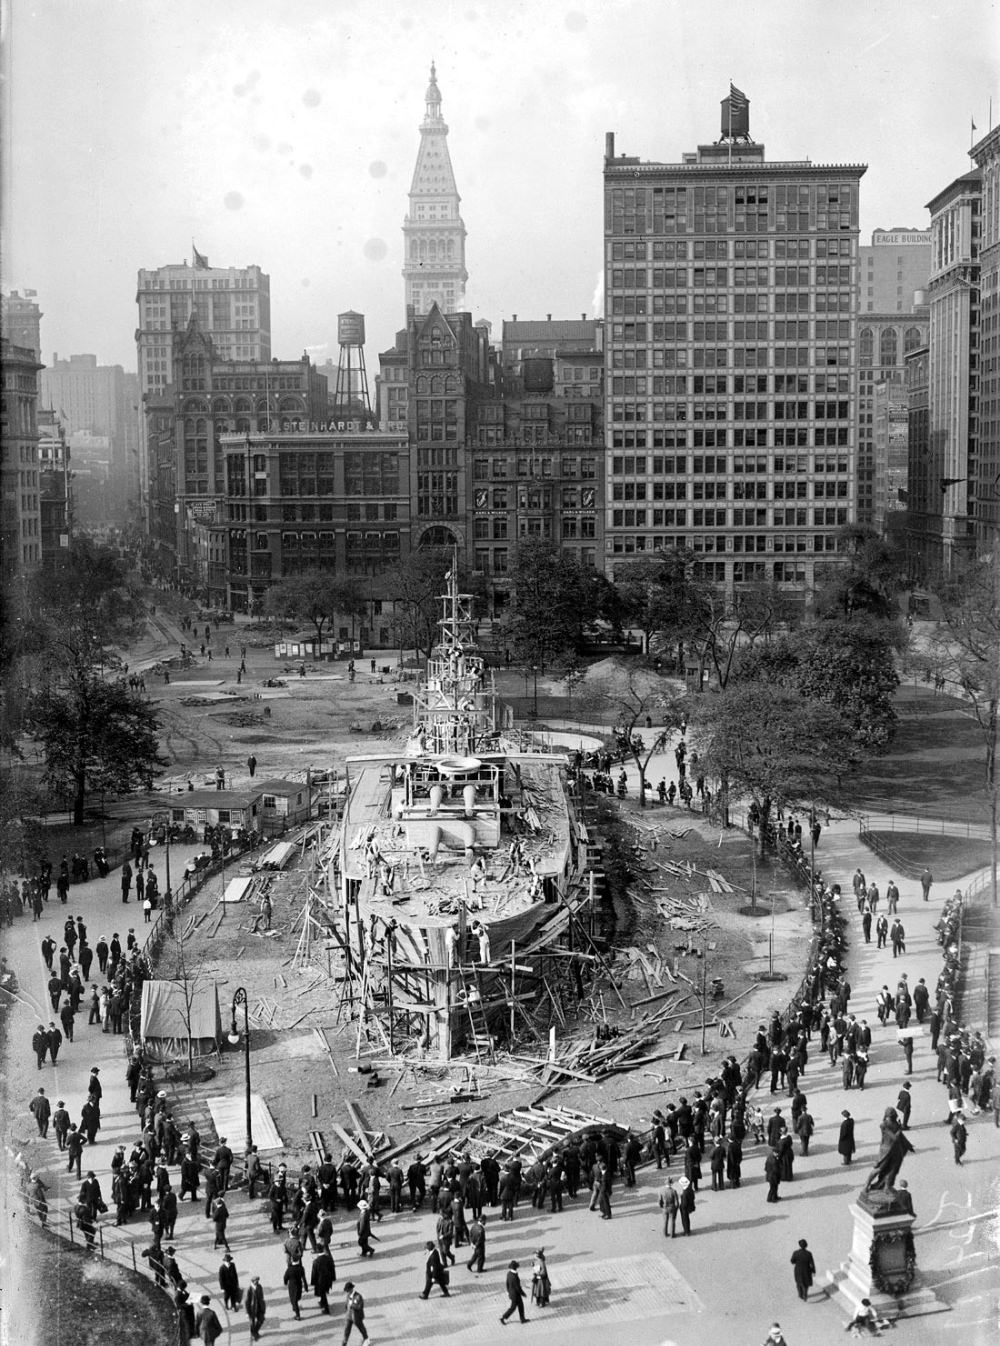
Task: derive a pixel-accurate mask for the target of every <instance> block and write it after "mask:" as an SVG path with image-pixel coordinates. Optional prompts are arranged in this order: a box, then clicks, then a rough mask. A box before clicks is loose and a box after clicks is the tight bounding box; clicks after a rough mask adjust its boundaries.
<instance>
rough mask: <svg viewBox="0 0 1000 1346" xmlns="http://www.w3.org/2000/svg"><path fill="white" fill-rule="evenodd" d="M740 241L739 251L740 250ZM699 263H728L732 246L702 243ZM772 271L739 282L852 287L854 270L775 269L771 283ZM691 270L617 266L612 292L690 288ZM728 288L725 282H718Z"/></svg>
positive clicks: (841, 265) (755, 250)
mask: <svg viewBox="0 0 1000 1346" xmlns="http://www.w3.org/2000/svg"><path fill="white" fill-rule="evenodd" d="M740 242H742V240H740V241H739V242H737V244H736V247H737V248H739V247H740ZM767 248H768V244H767V241H766V240H763V239H762V240H761V241H760V243H759V244H757V243H756V242H754V243H745V244H743V247H742V249H741V250H739V251H736V252H734V253H733V256H734V257H735V258H742V257H746V258H766V257H767V256H768V252H767ZM691 255H692V257H693V258H694V259H695V260H696V261H697V260H700V259H702V258H704V259H706V260H711V261H715V260H721V261H725V260H726V258H727V256H728V244H727V243H726V241H725V240H724V239H720V240H718V241H715V240H709V241H708V242H704V241H699V242H697V243H695V244H694V246H693V250H692V253H691ZM678 259H679V260H682V261H683V260H684V254H683V253H678ZM769 270H770V268H768V267H766V266H765V267H756V268H750V269H749V271H745V272H743V275H744V280H742V281H737V282H736V283H737V284H744V283H746V279H745V278H746V276H748V275H750V274H756V275H757V276H761V277H763V283H764V284H765V285H770V286H773V287H779V288H780V287H782V286H786V285H792V286H796V285H812V284H815V285H850V283H851V280H852V272H853V267H852V265H851V263H850V262H832V263H828V262H826V261H823V262H817V263H816V264H815V265H814V266H809V265H795V266H785V265H781V266H775V267H774V268H773V271H771V272H770V274H771V279H770V281H769V280H768V273H769ZM694 274H695V275H698V274H700V275H701V277H702V279H701V281H700V282H697V281H696V282H695V283H696V284H698V283H700V284H710V283H712V282H709V281H707V280H706V273H705V272H704V270H703V269H702V268H697V267H696V268H695V270H694ZM715 274H716V275H717V276H718V275H722V276H725V274H726V268H724V267H723V268H720V269H716V271H715ZM687 275H688V268H687V267H679V268H674V269H671V268H664V267H645V266H628V267H620V266H615V267H612V268H611V275H610V288H611V289H612V290H623V289H624V290H645V289H648V288H650V287H652V288H653V289H654V290H662V289H663V288H664V287H666V286H680V287H682V288H685V287H686V285H687V281H686V279H685V278H686V276H687ZM718 283H720V284H725V280H722V281H720V282H718Z"/></svg>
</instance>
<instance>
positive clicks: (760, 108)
mask: <svg viewBox="0 0 1000 1346" xmlns="http://www.w3.org/2000/svg"><path fill="white" fill-rule="evenodd" d="M5 8H6V11H7V12H6V15H5V32H4V39H5V41H4V61H5V77H6V78H5V84H4V100H5V104H6V106H5V108H4V113H5V115H4V135H5V143H4V145H3V168H4V182H3V188H4V190H3V221H2V222H3V253H2V280H3V286H4V288H5V289H11V288H15V289H23V288H24V287H28V288H31V289H35V290H37V291H38V297H39V302H40V304H41V306H42V310H43V313H44V315H45V316H44V318H43V321H42V354H43V358H44V359H46V360H50V359H51V357H52V353H53V352H54V351H58V352H59V354H60V356H63V357H65V356H68V355H69V354H71V353H73V352H84V351H88V352H93V353H95V354H97V356H98V357H99V359H100V360H101V361H102V362H110V363H120V364H122V365H124V366H125V367H126V368H133V369H134V368H135V344H134V330H135V324H136V307H135V280H136V272H137V271H138V269H139V268H140V267H156V266H161V265H165V264H167V263H170V262H181V261H182V260H184V259H185V258H188V259H190V255H191V240H192V238H193V239H194V241H195V242H196V244H197V246H198V249H199V250H200V251H201V252H202V253H205V254H206V255H207V256H208V257H209V259H210V261H211V262H212V263H213V264H215V265H237V266H244V265H248V264H250V263H254V262H256V263H258V264H259V265H260V266H261V267H262V268H263V269H264V270H265V271H267V272H269V273H270V276H271V308H272V353H273V354H275V355H277V356H280V357H281V358H295V357H297V356H298V355H299V354H301V352H302V350H303V348H308V349H309V350H310V351H311V352H312V354H313V355H314V358H316V359H317V360H318V361H319V362H322V361H323V360H324V359H325V358H326V357H327V355H328V354H329V355H332V356H333V357H334V358H336V345H335V341H336V314H337V313H338V312H339V311H341V310H344V309H348V308H355V309H359V310H361V311H362V312H364V313H365V314H366V315H367V320H368V348H367V362H368V367H369V374H370V376H372V375H374V373H375V372H376V371H377V367H378V361H377V352H378V351H379V350H380V349H384V348H385V347H387V346H389V345H391V343H392V340H393V337H394V333H395V331H396V329H397V328H398V327H400V326H402V325H403V321H404V311H403V281H402V278H401V275H400V270H401V267H402V234H401V232H400V230H401V226H402V222H403V216H404V214H405V212H406V208H407V195H406V194H407V190H408V188H409V185H410V177H411V174H412V171H413V165H414V159H415V155H416V151H417V145H418V141H419V132H418V127H419V124H420V121H421V118H422V116H423V110H424V109H423V99H424V91H425V89H426V86H427V78H428V69H429V66H430V62H431V59H432V58H433V59H434V60H435V61H436V62H437V68H438V82H439V85H440V89H441V94H442V99H443V113H444V116H445V119H446V121H447V123H448V125H449V127H450V133H449V137H448V142H449V147H450V151H451V157H452V163H453V165H454V168H455V176H456V180H457V183H458V189H459V191H460V193H461V195H462V215H463V218H464V220H465V224H466V227H467V229H468V240H467V265H468V270H469V285H468V292H467V307H469V308H471V310H472V311H473V313H474V315H475V316H476V317H485V318H488V319H490V320H491V321H492V322H493V323H494V324H495V328H494V334H495V336H496V337H497V338H499V328H498V326H496V325H498V324H499V322H500V321H501V320H502V319H503V318H505V317H508V318H509V317H510V316H511V315H512V314H514V313H517V314H518V315H519V316H520V317H522V318H525V317H544V316H545V314H546V313H552V314H553V316H554V317H566V318H571V317H576V316H578V315H579V314H580V313H582V312H584V311H587V312H588V313H589V312H590V311H591V309H592V304H593V298H594V291H595V281H596V278H597V275H598V272H599V269H600V265H601V234H602V203H601V191H602V183H601V170H602V160H603V154H604V135H605V132H606V131H614V132H615V134H616V149H617V151H618V153H625V154H634V155H638V156H639V157H640V158H642V159H651V160H667V161H674V160H678V159H679V158H680V156H681V154H682V153H683V152H684V151H685V150H691V149H694V148H695V146H696V145H697V144H698V143H699V142H701V143H705V142H709V141H712V140H714V139H716V138H717V137H718V133H719V132H718V128H719V101H720V99H722V98H723V97H724V96H725V94H726V93H727V92H728V86H729V81H730V80H733V82H734V83H736V84H737V85H738V86H739V87H740V88H741V89H743V90H744V91H745V92H746V93H747V94H748V96H749V97H750V100H751V108H750V115H751V122H750V129H751V133H752V135H753V137H754V139H755V140H757V141H763V142H764V143H765V145H766V147H767V157H768V158H769V159H804V158H811V159H812V160H813V162H814V163H858V162H861V163H867V164H868V165H869V169H868V173H867V175H866V176H865V177H864V179H863V180H862V184H861V230H862V240H863V241H867V238H866V236H867V235H870V233H871V231H872V229H873V228H876V227H881V226H885V227H890V226H910V227H921V228H923V227H926V225H927V222H928V221H927V212H926V210H925V209H924V206H925V203H926V202H927V201H928V200H929V199H930V198H931V197H932V196H933V195H934V194H935V193H936V192H937V191H939V190H940V189H941V188H942V187H944V186H946V185H947V184H948V183H949V182H950V181H951V180H952V179H953V178H955V177H957V176H958V175H959V174H961V173H963V172H965V171H967V169H968V168H969V159H968V157H967V152H968V149H969V145H970V123H971V121H972V120H973V119H974V120H975V122H976V125H977V127H978V133H977V134H978V135H979V136H981V135H984V134H985V133H986V130H987V129H988V125H989V99H990V97H991V95H992V97H993V99H994V103H995V104H996V108H995V110H994V115H995V116H998V117H1000V88H998V87H997V85H996V82H995V80H996V56H997V38H998V28H997V17H998V16H997V5H996V3H992V2H991V0H961V3H960V4H959V5H957V6H956V5H955V4H954V3H944V0H942V3H940V4H938V3H930V2H929V0H754V3H748V2H746V0H744V3H740V4H736V3H728V0H568V2H567V3H560V0H531V2H530V3H528V2H526V0H501V3H491V4H484V3H479V0H464V3H463V2H459V0H456V2H454V3H452V0H387V3H383V4H372V3H371V0H367V2H366V0H313V3H312V4H308V5H302V4H297V5H288V6H280V5H278V4H276V3H275V0H35V2H34V3H32V0H7V3H6V6H5ZM991 81H992V82H991Z"/></svg>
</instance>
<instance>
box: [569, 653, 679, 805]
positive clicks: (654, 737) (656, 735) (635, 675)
mask: <svg viewBox="0 0 1000 1346" xmlns="http://www.w3.org/2000/svg"><path fill="white" fill-rule="evenodd" d="M587 705H589V706H591V707H594V708H595V709H596V708H598V707H599V708H600V709H601V711H602V712H606V710H607V708H608V707H609V706H610V707H611V708H612V709H613V710H614V712H615V740H616V742H617V744H618V747H619V749H620V751H621V752H623V753H626V754H627V755H628V756H629V757H631V758H632V760H633V761H634V762H635V765H636V769H637V770H638V772H639V807H640V808H645V807H646V790H647V788H648V786H647V783H646V769H647V767H648V766H649V763H650V761H651V760H652V758H653V755H654V754H655V753H658V752H663V750H664V748H666V746H667V744H668V743H669V741H670V735H671V734H672V733H673V731H674V730H675V729H679V728H680V726H681V725H682V724H683V723H684V722H685V719H686V710H687V706H686V700H685V698H684V697H683V696H682V695H678V693H677V691H676V688H675V686H674V684H672V683H671V682H669V681H668V680H667V679H666V678H663V677H661V676H660V675H659V674H658V673H654V672H651V671H650V670H648V669H645V668H638V667H636V666H635V665H634V664H628V665H626V664H618V665H617V666H616V667H615V669H614V670H613V672H612V673H611V675H610V676H609V677H607V678H605V679H602V681H601V682H600V683H592V684H590V686H589V687H588V689H587V693H586V695H585V698H584V706H585V707H586V706H587ZM654 719H655V720H656V721H657V722H658V724H659V725H660V726H661V727H660V728H658V729H657V730H655V731H652V729H651V726H650V725H648V724H647V720H648V721H652V720H654ZM642 730H646V733H645V734H644V733H643V732H642Z"/></svg>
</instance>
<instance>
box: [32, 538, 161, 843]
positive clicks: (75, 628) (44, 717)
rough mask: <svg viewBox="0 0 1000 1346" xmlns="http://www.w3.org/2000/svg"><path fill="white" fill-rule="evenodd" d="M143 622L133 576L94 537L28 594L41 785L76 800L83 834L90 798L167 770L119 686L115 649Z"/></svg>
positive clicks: (139, 704)
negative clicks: (97, 792) (41, 759)
mask: <svg viewBox="0 0 1000 1346" xmlns="http://www.w3.org/2000/svg"><path fill="white" fill-rule="evenodd" d="M143 614H144V605H143V603H142V599H141V596H140V594H139V592H138V589H137V586H136V583H135V580H134V576H132V575H131V574H130V573H129V572H128V570H127V569H126V567H125V565H124V563H123V562H122V561H121V559H120V558H119V557H118V555H117V554H116V553H115V552H113V551H111V550H110V548H107V547H102V546H100V545H99V544H97V543H94V542H93V541H91V540H90V539H88V538H82V539H79V540H77V541H76V542H75V543H74V545H73V546H72V547H71V548H70V549H69V551H68V553H67V555H66V556H65V557H64V558H63V559H62V560H61V561H59V562H57V563H56V565H55V566H54V567H53V568H52V569H51V570H47V571H43V572H41V573H40V574H39V575H37V576H35V577H33V579H32V581H31V584H30V586H29V604H28V608H27V613H26V622H27V624H28V627H29V628H30V629H29V630H28V631H27V632H26V634H25V638H24V639H25V646H26V648H30V650H31V655H30V660H27V662H30V663H31V664H33V665H34V676H33V680H32V688H31V691H30V693H29V696H28V702H27V707H26V711H25V728H26V730H27V732H28V733H29V734H30V735H31V736H32V737H33V738H34V739H35V740H37V742H38V743H39V744H40V746H41V748H42V753H43V757H44V760H45V769H44V773H43V777H42V780H43V784H45V785H46V786H47V787H48V788H49V789H51V790H54V791H56V792H58V793H62V794H66V795H69V797H70V798H71V799H72V804H73V821H74V823H75V824H77V825H78V826H79V825H80V824H81V823H82V822H83V811H84V805H85V802H86V796H87V793H88V791H91V790H94V789H102V790H108V791H113V792H117V791H122V790H130V789H134V788H135V787H136V786H138V785H143V786H146V787H147V788H150V787H151V785H152V778H153V777H154V776H155V775H157V774H159V771H160V770H161V769H162V768H163V767H165V766H166V765H167V763H166V761H165V760H164V759H163V758H161V757H160V756H159V753H158V729H159V724H158V720H157V717H156V715H155V713H154V711H153V710H152V708H151V707H150V706H149V704H148V703H147V702H145V701H143V700H140V699H139V698H138V697H136V696H135V695H133V694H132V693H130V692H129V691H128V689H127V688H126V686H125V684H124V682H123V681H122V680H120V679H119V680H113V678H114V674H115V673H116V671H117V670H118V669H120V668H121V666H122V659H121V657H120V655H119V654H118V653H117V650H116V648H115V647H116V646H120V645H123V644H125V643H126V642H127V641H129V640H130V639H131V638H132V637H133V636H134V635H135V634H136V632H137V631H138V630H140V629H141V624H142V620H143Z"/></svg>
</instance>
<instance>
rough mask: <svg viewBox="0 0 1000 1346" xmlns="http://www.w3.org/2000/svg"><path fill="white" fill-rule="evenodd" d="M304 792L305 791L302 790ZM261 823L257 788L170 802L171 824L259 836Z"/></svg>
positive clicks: (205, 793)
mask: <svg viewBox="0 0 1000 1346" xmlns="http://www.w3.org/2000/svg"><path fill="white" fill-rule="evenodd" d="M301 788H304V787H301ZM262 819H263V802H262V799H261V791H260V787H259V786H257V787H254V788H251V789H248V790H189V791H188V793H187V794H186V795H180V796H178V797H177V798H175V799H171V801H170V820H171V822H174V823H190V824H191V826H192V827H195V828H197V829H198V831H199V832H201V831H202V830H203V829H204V828H205V827H218V826H219V824H220V823H221V824H222V825H223V826H224V827H229V828H240V827H243V828H245V829H246V830H247V831H248V832H259V831H260V830H261V824H262Z"/></svg>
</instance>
